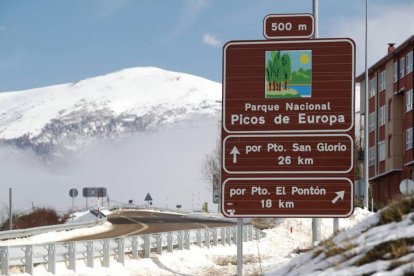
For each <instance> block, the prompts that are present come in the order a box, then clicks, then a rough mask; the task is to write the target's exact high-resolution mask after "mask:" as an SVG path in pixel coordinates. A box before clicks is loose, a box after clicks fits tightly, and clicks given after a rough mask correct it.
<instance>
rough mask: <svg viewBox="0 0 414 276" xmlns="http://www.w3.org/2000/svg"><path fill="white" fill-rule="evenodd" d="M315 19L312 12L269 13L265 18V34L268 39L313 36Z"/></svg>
mask: <svg viewBox="0 0 414 276" xmlns="http://www.w3.org/2000/svg"><path fill="white" fill-rule="evenodd" d="M314 32H315V19H314V17H313V15H312V14H310V13H300V14H269V15H268V16H266V17H265V18H264V20H263V35H264V37H265V38H267V39H286V38H290V39H293V38H311V37H312V36H313V34H314Z"/></svg>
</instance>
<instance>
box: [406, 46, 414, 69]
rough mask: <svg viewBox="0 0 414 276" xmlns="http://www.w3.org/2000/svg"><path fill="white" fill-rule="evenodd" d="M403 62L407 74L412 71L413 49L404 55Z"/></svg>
mask: <svg viewBox="0 0 414 276" xmlns="http://www.w3.org/2000/svg"><path fill="white" fill-rule="evenodd" d="M405 64H406V69H407V74H408V73H411V72H412V71H413V51H411V52H409V53H408V54H407V56H406V57H405Z"/></svg>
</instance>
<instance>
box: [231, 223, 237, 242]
mask: <svg viewBox="0 0 414 276" xmlns="http://www.w3.org/2000/svg"><path fill="white" fill-rule="evenodd" d="M231 230H232V231H231V233H232V235H231V239H232V241H233V244H237V238H236V236H237V228H236V227H232V228H231Z"/></svg>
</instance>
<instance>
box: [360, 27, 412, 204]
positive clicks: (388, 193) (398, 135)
mask: <svg viewBox="0 0 414 276" xmlns="http://www.w3.org/2000/svg"><path fill="white" fill-rule="evenodd" d="M384 48H385V47H384ZM413 50H414V35H413V36H411V37H410V38H409V39H407V40H406V41H404V42H403V43H402V44H401V45H399V46H398V47H395V46H394V44H389V45H388V53H387V55H386V56H385V57H383V58H382V59H380V60H379V61H378V62H376V63H375V64H374V65H373V66H371V67H370V68H369V70H368V76H369V80H368V91H369V93H368V94H369V98H368V102H369V110H368V118H369V119H368V121H369V124H368V130H369V137H368V138H369V148H368V155H369V181H370V187H371V191H372V196H373V199H374V201H375V202H376V203H386V202H387V201H389V200H390V199H391V198H393V197H394V196H395V195H397V194H400V189H399V186H400V183H401V181H403V180H404V179H412V180H413V179H414V150H413V126H414V112H413V82H414V73H413ZM356 82H357V83H359V84H360V88H361V89H360V93H361V95H360V96H361V107H360V110H361V115H362V116H361V118H363V117H364V116H365V115H366V114H364V110H365V108H364V105H365V95H366V93H365V73H364V74H361V75H360V76H358V77H357V79H356ZM363 127H364V124H361V129H360V131H361V137H364V135H363V134H364V130H363ZM362 145H364V143H362Z"/></svg>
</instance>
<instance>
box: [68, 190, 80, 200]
mask: <svg viewBox="0 0 414 276" xmlns="http://www.w3.org/2000/svg"><path fill="white" fill-rule="evenodd" d="M69 196H70V197H72V198H74V197H77V196H78V190H77V189H75V188H72V189H70V190H69Z"/></svg>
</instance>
